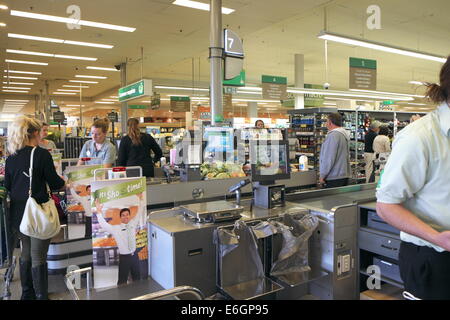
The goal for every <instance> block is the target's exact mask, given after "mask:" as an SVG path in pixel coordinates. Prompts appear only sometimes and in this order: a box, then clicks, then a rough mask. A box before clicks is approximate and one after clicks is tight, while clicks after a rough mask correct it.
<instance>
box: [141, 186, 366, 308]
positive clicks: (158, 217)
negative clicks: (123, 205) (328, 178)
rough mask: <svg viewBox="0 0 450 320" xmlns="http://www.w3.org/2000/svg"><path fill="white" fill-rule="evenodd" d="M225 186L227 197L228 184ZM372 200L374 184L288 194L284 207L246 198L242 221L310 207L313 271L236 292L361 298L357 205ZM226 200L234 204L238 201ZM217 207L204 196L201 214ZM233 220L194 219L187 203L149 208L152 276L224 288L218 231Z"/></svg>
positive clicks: (167, 284)
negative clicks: (219, 275)
mask: <svg viewBox="0 0 450 320" xmlns="http://www.w3.org/2000/svg"><path fill="white" fill-rule="evenodd" d="M203 187H204V185H203ZM149 190H151V187H150V188H149ZM221 190H222V197H223V190H224V186H222V188H221ZM374 200H375V185H374V184H370V185H354V186H347V187H342V188H335V189H325V190H314V191H304V192H296V193H288V194H286V203H285V206H284V207H276V208H272V209H267V208H259V207H255V206H253V205H252V201H251V199H244V200H243V201H242V202H241V206H242V207H243V208H244V209H243V211H242V212H241V218H240V219H239V220H240V221H243V222H245V223H246V224H252V223H254V222H261V221H267V220H270V219H273V218H277V217H280V216H281V215H283V214H284V213H286V212H287V211H292V210H297V211H298V210H300V211H301V210H306V211H308V212H309V213H310V214H312V215H313V216H315V217H317V219H318V221H319V225H318V227H317V229H316V230H315V231H314V233H313V235H312V236H311V238H310V240H309V265H310V267H311V272H310V273H309V274H308V275H307V276H306V279H304V280H303V281H301V283H296V284H294V285H292V284H287V285H286V284H285V283H284V284H280V282H279V281H273V280H274V279H273V278H271V277H270V276H268V274H267V276H268V278H271V280H272V281H271V282H270V285H271V286H272V287H270V288H269V287H268V284H267V283H265V284H263V285H262V286H260V288H257V289H256V291H253V292H250V293H248V294H247V296H245V297H244V296H242V295H241V296H239V295H237V296H238V297H239V298H248V299H252V298H264V297H266V298H267V297H270V298H271V299H300V298H316V299H333V300H337V299H359V292H360V284H359V275H360V270H359V269H360V268H359V266H360V263H359V247H358V232H359V216H358V215H359V207H358V205H359V204H361V203H367V202H370V201H372V202H373V201H374ZM228 202H230V203H234V200H231V199H230V200H229V201H228ZM215 207H217V204H216V203H214V202H213V201H210V200H206V201H204V202H202V206H201V208H199V210H197V214H198V213H199V212H202V213H203V214H207V213H208V210H210V212H215V209H213V208H215ZM200 209H202V210H203V211H202V210H200ZM193 217H194V219H193ZM197 218H198V216H197ZM233 224H234V221H221V220H220V219H218V221H216V222H214V221H211V220H210V221H209V222H206V223H205V222H203V223H202V222H201V221H199V220H198V219H195V213H194V214H190V215H189V214H188V215H187V214H186V207H185V206H184V205H180V206H175V207H174V208H172V209H167V210H157V211H151V210H150V212H149V220H148V227H149V233H148V234H149V250H150V264H149V274H150V276H151V278H152V279H153V280H155V281H156V282H157V283H158V284H159V285H161V286H162V287H163V288H165V289H169V288H173V287H176V286H181V285H189V286H194V287H197V288H198V289H200V290H201V291H202V292H203V293H204V294H205V295H207V296H209V295H212V294H214V293H217V292H218V289H223V288H221V287H220V284H219V285H218V281H219V280H220V279H218V278H217V270H218V267H219V266H218V259H217V251H216V245H215V244H214V232H215V230H217V229H218V228H227V227H228V228H230V227H231V226H232V225H233ZM237 263H238V262H237ZM222 272H227V271H226V270H222ZM219 282H220V281H219ZM274 283H275V285H274ZM280 287H281V288H280ZM258 290H259V291H258ZM220 291H221V290H219V292H220ZM241 294H242V292H241Z"/></svg>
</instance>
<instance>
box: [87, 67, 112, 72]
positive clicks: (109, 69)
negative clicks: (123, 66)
mask: <svg viewBox="0 0 450 320" xmlns="http://www.w3.org/2000/svg"><path fill="white" fill-rule="evenodd" d="M86 69H90V70H103V71H116V72H119V70H117V69H116V68H103V67H91V66H89V67H86Z"/></svg>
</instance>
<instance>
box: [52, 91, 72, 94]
mask: <svg viewBox="0 0 450 320" xmlns="http://www.w3.org/2000/svg"><path fill="white" fill-rule="evenodd" d="M53 94H70V95H74V94H76V93H75V92H59V91H55V92H53Z"/></svg>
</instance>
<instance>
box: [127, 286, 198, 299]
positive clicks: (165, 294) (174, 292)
mask: <svg viewBox="0 0 450 320" xmlns="http://www.w3.org/2000/svg"><path fill="white" fill-rule="evenodd" d="M182 294H190V295H192V296H193V297H195V298H196V299H197V300H205V295H204V294H203V293H202V292H201V291H200V290H199V289H197V288H194V287H190V286H179V287H175V288H171V289H167V290H161V291H157V292H153V293H149V294H145V295H143V296H140V297H136V298H133V299H131V300H159V299H165V298H171V297H177V296H180V295H182Z"/></svg>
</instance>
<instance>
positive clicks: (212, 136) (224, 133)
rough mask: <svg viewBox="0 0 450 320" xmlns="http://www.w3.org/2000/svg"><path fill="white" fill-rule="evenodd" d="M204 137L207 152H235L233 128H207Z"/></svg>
mask: <svg viewBox="0 0 450 320" xmlns="http://www.w3.org/2000/svg"><path fill="white" fill-rule="evenodd" d="M204 139H205V141H206V148H205V152H208V153H218V152H226V153H231V152H234V130H233V128H205V134H204Z"/></svg>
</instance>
